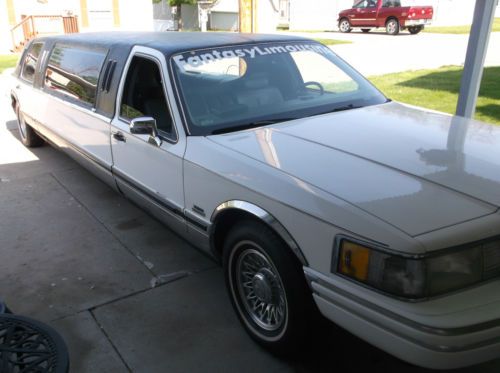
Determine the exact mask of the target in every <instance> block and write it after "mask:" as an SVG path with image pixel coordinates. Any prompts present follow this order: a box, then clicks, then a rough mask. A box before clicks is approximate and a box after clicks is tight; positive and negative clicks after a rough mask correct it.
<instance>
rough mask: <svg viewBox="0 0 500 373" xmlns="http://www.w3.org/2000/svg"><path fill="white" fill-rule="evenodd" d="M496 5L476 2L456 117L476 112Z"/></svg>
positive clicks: (489, 0)
mask: <svg viewBox="0 0 500 373" xmlns="http://www.w3.org/2000/svg"><path fill="white" fill-rule="evenodd" d="M497 5H498V0H476V6H475V8H474V18H473V21H472V27H471V30H470V35H469V44H468V46H467V55H466V57H465V64H464V71H463V75H462V81H461V83H460V94H459V96H458V103H457V111H456V114H457V115H460V116H463V117H466V118H472V117H473V116H474V112H475V110H476V101H477V96H478V94H479V87H480V85H481V77H482V75H483V67H484V60H485V58H486V51H487V49H488V40H489V38H490V32H491V26H492V24H493V18H494V16H495V8H496V6H497Z"/></svg>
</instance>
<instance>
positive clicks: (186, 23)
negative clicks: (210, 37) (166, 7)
mask: <svg viewBox="0 0 500 373" xmlns="http://www.w3.org/2000/svg"><path fill="white" fill-rule="evenodd" d="M181 15H182V28H183V29H184V30H199V29H200V24H199V22H198V6H194V5H185V4H183V5H182V9H181Z"/></svg>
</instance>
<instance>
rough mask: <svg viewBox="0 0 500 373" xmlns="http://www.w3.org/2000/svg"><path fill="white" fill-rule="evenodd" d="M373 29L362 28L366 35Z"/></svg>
mask: <svg viewBox="0 0 500 373" xmlns="http://www.w3.org/2000/svg"><path fill="white" fill-rule="evenodd" d="M370 30H371V28H362V29H361V31H363V32H364V33H365V34H366V33H368V32H370Z"/></svg>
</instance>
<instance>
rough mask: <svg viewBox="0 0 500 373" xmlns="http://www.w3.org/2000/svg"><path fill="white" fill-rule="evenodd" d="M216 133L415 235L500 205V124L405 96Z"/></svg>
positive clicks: (217, 138)
mask: <svg viewBox="0 0 500 373" xmlns="http://www.w3.org/2000/svg"><path fill="white" fill-rule="evenodd" d="M210 139H211V140H212V141H215V142H217V143H219V144H220V145H223V146H225V147H227V148H231V149H232V150H234V151H236V152H239V153H242V154H244V155H246V156H248V157H251V158H253V159H255V160H258V161H260V162H262V163H265V164H267V165H269V166H271V167H274V168H276V169H279V170H281V171H282V172H285V173H286V174H289V175H290V176H293V178H295V179H300V180H301V181H302V182H305V183H308V184H309V185H312V186H314V187H316V188H319V189H321V190H322V191H324V192H327V193H329V194H332V195H334V196H336V197H338V198H341V199H343V200H345V201H346V202H348V203H350V204H353V205H355V206H357V207H359V208H361V209H362V210H364V211H366V212H367V213H369V214H372V215H374V216H376V217H378V218H380V219H382V220H384V221H385V222H387V223H389V224H391V225H393V226H395V227H397V228H399V229H400V230H402V231H403V232H405V233H407V234H409V235H411V236H416V235H419V234H423V233H426V232H429V231H432V230H436V229H439V228H443V227H447V226H451V225H454V224H458V223H461V222H464V221H468V220H471V219H475V218H478V217H481V216H485V215H488V214H492V213H494V212H495V211H497V210H498V207H499V206H500V127H495V126H492V125H488V124H485V123H480V122H477V121H472V120H467V119H464V118H459V117H452V116H448V115H444V114H439V113H435V112H429V111H424V110H421V109H417V108H414V107H411V106H407V105H403V104H399V103H394V102H392V103H387V104H383V105H377V106H370V107H366V108H361V109H353V110H349V111H343V112H337V113H331V114H325V115H320V116H315V117H310V118H304V119H299V120H294V121H290V122H286V123H280V124H277V125H273V126H269V127H264V128H258V129H253V130H248V131H244V132H237V133H231V134H226V135H217V136H211V137H210Z"/></svg>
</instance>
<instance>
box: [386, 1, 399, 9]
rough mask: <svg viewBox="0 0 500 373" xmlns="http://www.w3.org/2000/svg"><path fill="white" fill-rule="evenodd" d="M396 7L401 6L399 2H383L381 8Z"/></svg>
mask: <svg viewBox="0 0 500 373" xmlns="http://www.w3.org/2000/svg"><path fill="white" fill-rule="evenodd" d="M398 6H401V1H400V0H384V1H383V2H382V7H383V8H391V7H398Z"/></svg>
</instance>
